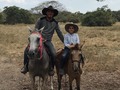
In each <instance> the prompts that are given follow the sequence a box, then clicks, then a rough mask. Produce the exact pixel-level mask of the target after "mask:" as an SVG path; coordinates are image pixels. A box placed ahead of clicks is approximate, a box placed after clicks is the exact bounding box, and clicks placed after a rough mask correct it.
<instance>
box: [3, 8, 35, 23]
mask: <svg viewBox="0 0 120 90" xmlns="http://www.w3.org/2000/svg"><path fill="white" fill-rule="evenodd" d="M3 13H4V14H5V15H6V23H8V24H16V23H26V24H27V23H34V18H33V16H32V14H31V13H30V12H29V11H28V10H25V9H21V8H19V7H16V6H10V7H5V8H4V11H3Z"/></svg>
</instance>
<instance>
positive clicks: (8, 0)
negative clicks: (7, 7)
mask: <svg viewBox="0 0 120 90" xmlns="http://www.w3.org/2000/svg"><path fill="white" fill-rule="evenodd" d="M0 2H4V3H24V2H25V0H0Z"/></svg>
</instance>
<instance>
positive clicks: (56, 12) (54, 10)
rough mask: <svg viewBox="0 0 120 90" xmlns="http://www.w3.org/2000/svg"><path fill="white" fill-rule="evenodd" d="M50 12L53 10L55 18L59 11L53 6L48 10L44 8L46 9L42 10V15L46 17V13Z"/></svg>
mask: <svg viewBox="0 0 120 90" xmlns="http://www.w3.org/2000/svg"><path fill="white" fill-rule="evenodd" d="M48 10H51V11H53V12H54V17H55V16H57V15H58V10H57V9H54V8H53V7H52V6H49V7H47V8H44V9H43V10H42V14H43V15H46V12H47V11H48Z"/></svg>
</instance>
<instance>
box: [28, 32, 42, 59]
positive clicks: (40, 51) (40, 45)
mask: <svg viewBox="0 0 120 90" xmlns="http://www.w3.org/2000/svg"><path fill="white" fill-rule="evenodd" d="M31 34H38V35H39V38H40V40H39V46H38V48H37V55H40V58H39V60H41V59H42V53H43V49H44V48H43V44H42V43H43V38H42V35H41V33H39V32H32V33H31ZM29 48H30V44H29V45H28V50H29Z"/></svg>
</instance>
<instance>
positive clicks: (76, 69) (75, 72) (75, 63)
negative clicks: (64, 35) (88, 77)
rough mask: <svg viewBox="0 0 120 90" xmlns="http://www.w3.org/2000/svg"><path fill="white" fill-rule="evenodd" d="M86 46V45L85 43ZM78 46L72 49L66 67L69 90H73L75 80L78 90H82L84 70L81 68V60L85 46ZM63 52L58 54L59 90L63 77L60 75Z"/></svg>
mask: <svg viewBox="0 0 120 90" xmlns="http://www.w3.org/2000/svg"><path fill="white" fill-rule="evenodd" d="M83 44H84V43H83ZM83 44H82V45H81V46H79V45H76V46H75V48H72V49H71V52H70V55H69V59H68V62H67V63H66V64H65V66H64V71H65V74H67V75H68V76H69V90H73V89H72V82H73V80H74V79H75V80H76V86H77V90H80V78H81V74H82V69H81V67H80V59H81V54H82V53H81V48H82V46H83ZM62 52H63V50H61V51H59V50H58V52H57V62H56V70H57V76H58V90H60V89H61V79H62V76H61V75H60V74H59V69H60V68H59V66H60V60H61V56H62ZM82 65H84V62H82Z"/></svg>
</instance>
